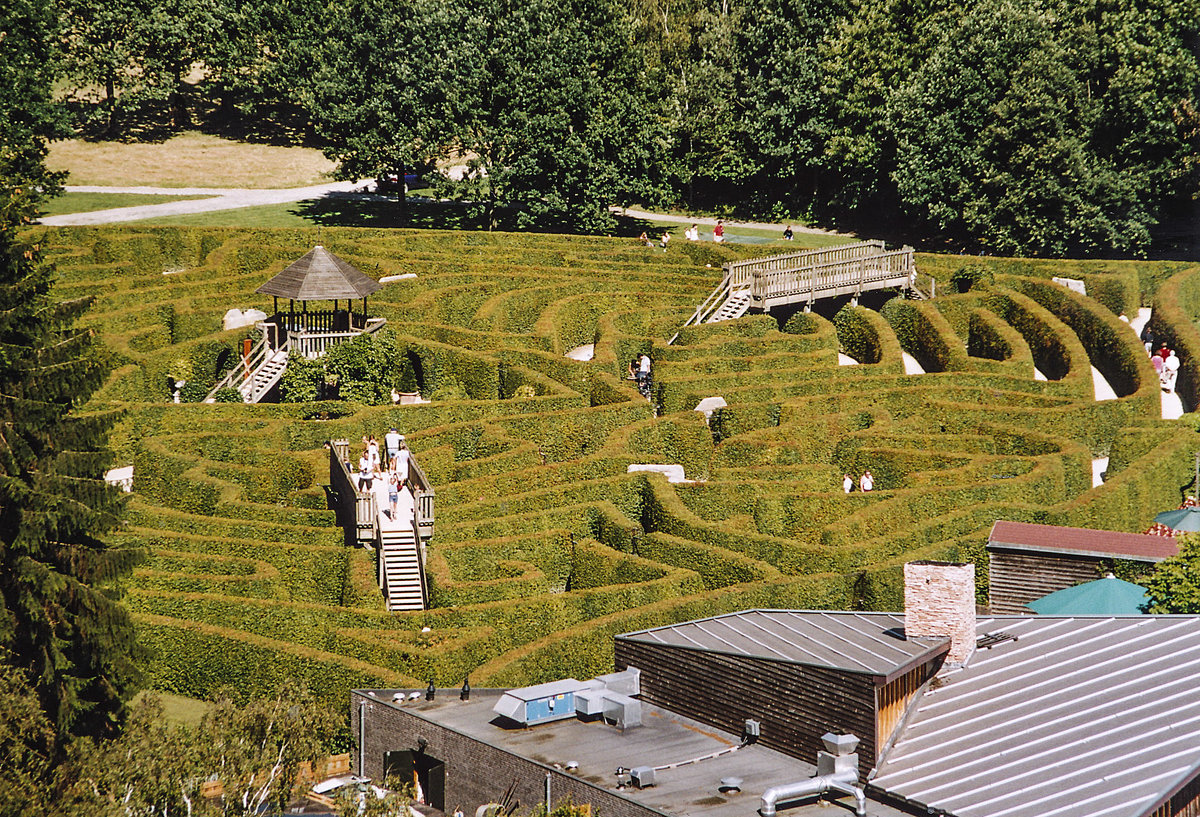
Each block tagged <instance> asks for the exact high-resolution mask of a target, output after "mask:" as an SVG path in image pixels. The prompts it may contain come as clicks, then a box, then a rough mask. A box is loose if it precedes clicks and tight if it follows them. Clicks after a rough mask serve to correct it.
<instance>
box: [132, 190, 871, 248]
mask: <svg viewBox="0 0 1200 817" xmlns="http://www.w3.org/2000/svg"><path fill="white" fill-rule="evenodd" d="M617 221H618V227H617V230H616V234H617V235H622V236H636V235H638V234H639V233H641V232H643V231H644V232H646V233H647V234H648V235H651V236H653V237H654V238H655V240H657V239H658V236H660V235H662V231H663V230H667V231H668V232H670V234H671V240H672V241H673V242H675V241H678V242H683V241H686V240H687V239H685V238H684V235H683V232H684V230H686V229H687V225H686V224H676V223H674V222H655V221H643V220H641V219H633V218H618V220H617ZM140 223H145V224H162V225H174V226H181V227H247V228H251V229H261V228H270V227H286V228H292V227H312V226H320V227H417V228H422V227H423V228H427V229H436V230H478V229H480V225H479V224H478V223H476V222H475V221H473V220H472V219H471V217H470V215H469V213H468V211H467V210H466V209H465V208H463V207H461V206H458V205H453V204H440V203H436V202H413V201H410V202H409V217H408V219H407V221H401V220H400V218H399V215H398V208H397V205H396V204H395V203H394V202H381V201H370V200H355V199H343V198H335V197H330V198H323V199H308V200H306V201H298V202H292V203H288V204H266V205H263V206H261V207H243V208H240V209H238V210H220V211H217V212H213V213H195V214H192V215H183V216H162V217H159V218H154V219H146V220H145V221H144V222H140ZM499 229H501V230H511V229H513V226H512V225H510V224H501V225H500V227H499ZM725 235H726V239H727V240H728V241H729V242H731V243H735V244H736V243H746V244H769V245H772V246H777V247H778V248H779V252H781V253H782V252H789V251H791V250H805V249H810V248H814V247H832V246H837V245H838V244H846V243H849V242H851V241H853V240H854V239H852V238H847V237H846V236H838V235H819V234H809V233H800V232H798V233H796V238H795V240H794V241H784V240H783V239H782V238H781V232H780V231H778V230H755V229H751V228H749V227H728V228H726V230H725ZM701 236H702V237H708V239H709V240H711V231H710V232H709V233H707V234H706V233H701Z"/></svg>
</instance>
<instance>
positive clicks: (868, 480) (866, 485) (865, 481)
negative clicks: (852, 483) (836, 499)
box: [858, 471, 875, 493]
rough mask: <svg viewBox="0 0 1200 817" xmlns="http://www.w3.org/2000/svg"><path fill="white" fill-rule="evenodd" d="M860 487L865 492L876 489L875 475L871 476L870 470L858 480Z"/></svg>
mask: <svg viewBox="0 0 1200 817" xmlns="http://www.w3.org/2000/svg"><path fill="white" fill-rule="evenodd" d="M858 488H859V490H861V491H862V492H863V493H866V492H868V491H873V490H875V477H873V476H871V472H870V471H864V472H863V475H862V478H861V479H859V481H858Z"/></svg>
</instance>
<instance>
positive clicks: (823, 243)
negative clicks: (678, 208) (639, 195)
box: [634, 221, 857, 253]
mask: <svg viewBox="0 0 1200 817" xmlns="http://www.w3.org/2000/svg"><path fill="white" fill-rule="evenodd" d="M638 223H639V224H649V225H650V228H649V229H647V230H646V234H647V235H649V236H650V237H651V238H653V239H654V240H655V241H657V240H658V237H659V236H661V235H662V233H663V230H666V231H667V232H669V233H670V234H671V242H672V243H674V242H676V241H687V238H686V237H684V231H685V230H687V228H688V225H687V224H676V223H675V222H673V221H670V222H668V221H649V222H645V221H641V222H638ZM634 234H635V235H636V233H634ZM700 240H701V241H712V227H705V228H704V229H703V230H701V231H700ZM725 240H726V241H727V242H729V243H731V244H769V245H772V246H777V247H778V248H779V252H780V253H785V252H791V251H793V250H795V251H800V250H808V249H814V248H816V247H836V246H838V245H839V244H849V243H852V242H854V241H856V240H857V239H854V238H851V237H849V236H844V235H824V234H821V233H802V232H797V233H795V238H794V239H793V240H792V241H784V240H783V231H782V230H758V229H754V228H751V227H739V226H737V225H733V226H730V225H728V224H726V225H725Z"/></svg>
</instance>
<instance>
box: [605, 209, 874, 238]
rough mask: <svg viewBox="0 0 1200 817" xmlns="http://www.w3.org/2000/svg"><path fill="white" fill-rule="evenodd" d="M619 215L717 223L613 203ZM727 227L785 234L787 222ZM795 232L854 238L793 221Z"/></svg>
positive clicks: (728, 224)
mask: <svg viewBox="0 0 1200 817" xmlns="http://www.w3.org/2000/svg"><path fill="white" fill-rule="evenodd" d="M608 209H609V210H611V211H612V212H614V213H616V214H617V215H619V216H629V217H630V218H641V219H646V220H647V221H666V222H670V223H671V224H700V225H703V226H705V227H713V226H715V225H716V223H717V219H715V218H700V217H698V216H676V215H670V214H667V213H651V212H649V211H648V210H637V209H634V208H632V207H618V206H617V205H615V204H614V205H613V206H612V207H609V208H608ZM722 221H724V222H725V226H726V227H747V228H749V229H751V230H778V231H779V233H780V235H782V234H783V228H784V227H785V226H787V225H785V224H769V223H767V222H763V221H736V220H734V219H729V218H726V219H722ZM792 232H793V233H808V234H810V235H840V236H845V237H846V238H854V237H855V236H854V234H853V233H839V232H837V231H835V230H822V229H821V228H820V227H805V226H804V225H802V224H796V223H794V222H793V223H792Z"/></svg>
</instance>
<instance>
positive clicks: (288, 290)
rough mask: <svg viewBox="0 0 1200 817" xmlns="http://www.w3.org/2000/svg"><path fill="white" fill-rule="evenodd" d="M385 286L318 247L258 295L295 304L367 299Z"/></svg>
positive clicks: (278, 276)
mask: <svg viewBox="0 0 1200 817" xmlns="http://www.w3.org/2000/svg"><path fill="white" fill-rule="evenodd" d="M382 288H383V286H382V285H381V284H380V283H379V282H378V281H376V280H375V279H374V278H371V277H369V276H366V275H363V274H362V273H361V272H359V271H358V270H356V269H355V268H354V267H352V266H351V265H350V264H348V263H346V262H345V261H343V260H342V259H340V258H338V257H337V256H336V255H334V254H333V253H331V252H330V251H329V250H327V249H325V248H324V247H322V246H320V245H318V246H316V247H313V249H312V251H311V252H309V253H308V254H307V255H305V256H304V257H303V258H301V259H299V260H297V261H294V262H293V263H292V264H290V265H289V266H288V267H287V268H286V269H284V271H283V272H281V273H279V274H278V275H276V276H275V277H274V278H272V279H271V280H270V281H267V282H266V283H265V284H263V285H262V286H260V287H259V288H258V289H257V290H255V292H258V293H260V294H263V295H274V296H275V297H277V298H290V299H291V300H294V301H337V300H341V299H342V298H345V299H347V300H350V299H353V298H365V297H367V296H368V295H370V294H371V293H373V292H378V291H379V290H380V289H382Z"/></svg>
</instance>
